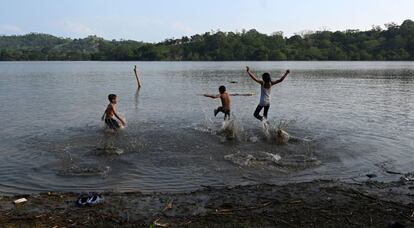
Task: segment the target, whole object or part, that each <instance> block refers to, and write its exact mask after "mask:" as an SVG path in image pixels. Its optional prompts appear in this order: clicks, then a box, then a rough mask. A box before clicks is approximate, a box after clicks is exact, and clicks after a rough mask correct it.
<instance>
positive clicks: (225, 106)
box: [204, 86, 231, 120]
mask: <svg viewBox="0 0 414 228" xmlns="http://www.w3.org/2000/svg"><path fill="white" fill-rule="evenodd" d="M219 92H220V94H217V95H208V94H204V96H205V97H210V98H213V99H217V98H220V99H221V106H220V107H218V108H217V109H214V116H217V113H219V112H222V113H224V120H226V119H230V102H231V101H230V95H229V94H228V93H227V92H226V87H225V86H220V87H219Z"/></svg>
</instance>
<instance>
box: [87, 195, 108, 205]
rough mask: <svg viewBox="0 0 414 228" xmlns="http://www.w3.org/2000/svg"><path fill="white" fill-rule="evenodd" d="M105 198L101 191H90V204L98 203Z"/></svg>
mask: <svg viewBox="0 0 414 228" xmlns="http://www.w3.org/2000/svg"><path fill="white" fill-rule="evenodd" d="M103 200H104V198H103V196H102V195H101V194H99V193H95V192H93V193H89V199H88V204H89V205H96V204H100V203H102V202H103Z"/></svg>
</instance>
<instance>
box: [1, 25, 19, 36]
mask: <svg viewBox="0 0 414 228" xmlns="http://www.w3.org/2000/svg"><path fill="white" fill-rule="evenodd" d="M23 33H24V31H23V30H22V29H21V28H20V27H19V26H17V25H11V24H0V34H13V35H20V34H23Z"/></svg>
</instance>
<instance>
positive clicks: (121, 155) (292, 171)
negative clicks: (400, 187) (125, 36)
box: [0, 62, 414, 194]
mask: <svg viewBox="0 0 414 228" xmlns="http://www.w3.org/2000/svg"><path fill="white" fill-rule="evenodd" d="M134 64H138V65H139V66H140V68H141V71H142V75H143V82H144V86H143V88H142V89H141V90H139V91H138V90H137V88H136V82H135V78H134V76H133V73H132V68H133V65H134ZM246 65H249V66H250V67H251V68H252V69H253V70H254V71H256V72H257V73H262V72H264V71H269V72H271V74H272V77H273V79H275V78H278V77H280V76H281V74H282V73H283V71H284V70H285V69H288V68H289V69H291V71H292V73H291V75H290V76H289V77H288V78H287V79H286V81H284V82H283V83H282V84H279V85H276V86H275V87H274V88H273V90H272V105H271V108H270V112H269V121H270V125H271V127H270V129H268V131H266V129H265V128H263V125H262V123H261V122H259V121H257V120H255V119H254V118H253V111H254V109H255V107H256V105H257V103H258V100H259V96H258V95H255V96H247V97H233V98H232V100H233V104H232V109H233V110H232V111H233V118H232V119H233V120H232V121H231V122H229V123H224V128H223V120H222V116H220V114H219V116H218V117H214V116H213V109H214V108H216V107H217V106H218V105H219V104H220V102H219V100H213V99H209V98H205V97H202V96H200V95H199V94H203V93H216V92H217V89H218V87H219V86H220V85H226V86H227V88H228V91H229V92H231V93H250V92H255V93H259V92H260V87H259V86H258V84H256V83H255V82H253V81H252V80H251V79H250V78H248V76H247V75H246V74H245V73H244V67H245V66H246ZM109 93H116V94H117V95H118V96H119V105H118V111H119V112H120V113H122V115H124V116H125V118H126V119H127V124H128V126H127V128H126V129H124V130H123V131H120V132H117V133H113V132H110V131H107V130H105V128H104V124H103V122H102V121H100V116H101V115H102V113H103V111H104V109H105V107H106V105H107V103H108V101H107V95H108V94H109ZM0 98H1V103H2V104H1V109H0V117H1V128H0V192H1V193H3V194H11V193H31V192H38V191H92V190H95V191H103V190H114V191H143V192H152V191H156V192H183V191H189V190H194V189H198V188H200V187H201V186H205V185H211V186H228V185H230V186H232V185H239V184H254V183H276V184H282V183H287V182H301V181H309V180H313V179H340V180H343V181H359V180H364V179H365V178H366V177H365V175H366V174H367V173H375V174H377V175H378V178H377V179H378V180H383V181H390V180H395V179H398V178H399V176H397V175H392V174H388V173H386V170H393V171H398V172H403V173H406V172H412V171H414V168H413V165H412V163H413V162H414V111H413V110H414V62H143V63H133V62H0ZM278 128H282V129H283V130H285V131H287V132H288V133H289V134H290V135H291V137H292V140H291V141H290V142H289V143H288V144H286V145H278V144H277V143H276V142H275V141H274V139H273V134H274V131H276V130H277V129H278ZM226 129H227V130H226ZM269 133H270V137H269Z"/></svg>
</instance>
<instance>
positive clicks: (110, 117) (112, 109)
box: [102, 94, 125, 130]
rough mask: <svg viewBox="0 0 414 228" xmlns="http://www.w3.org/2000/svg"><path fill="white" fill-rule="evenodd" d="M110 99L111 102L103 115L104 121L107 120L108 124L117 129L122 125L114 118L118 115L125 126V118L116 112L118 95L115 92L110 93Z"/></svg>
mask: <svg viewBox="0 0 414 228" xmlns="http://www.w3.org/2000/svg"><path fill="white" fill-rule="evenodd" d="M108 100H109V104H108V107H107V108H106V110H105V112H104V114H103V115H102V121H103V120H105V123H106V125H107V126H108V127H109V128H110V129H114V130H117V129H119V128H120V127H121V126H120V125H119V124H118V121H116V120H115V119H114V117H116V118H117V119H118V120H119V121H120V122H121V124H122V126H125V122H124V120H123V119H122V118H120V117H119V116H118V114H117V113H116V104H117V103H118V97H117V96H116V95H115V94H109V95H108Z"/></svg>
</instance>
